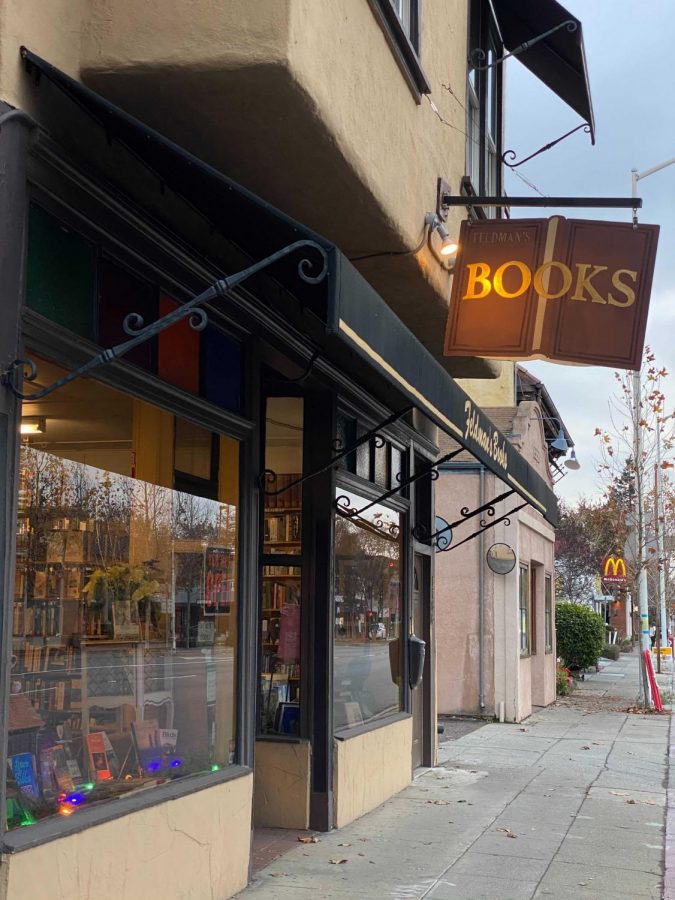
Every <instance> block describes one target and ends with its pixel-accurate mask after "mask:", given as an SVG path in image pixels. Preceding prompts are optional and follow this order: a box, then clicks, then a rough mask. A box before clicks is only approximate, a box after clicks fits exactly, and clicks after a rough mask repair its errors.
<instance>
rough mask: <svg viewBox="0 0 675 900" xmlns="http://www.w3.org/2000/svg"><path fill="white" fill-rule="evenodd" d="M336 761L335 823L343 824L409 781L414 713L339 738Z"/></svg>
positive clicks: (362, 813) (335, 749)
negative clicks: (378, 726)
mask: <svg viewBox="0 0 675 900" xmlns="http://www.w3.org/2000/svg"><path fill="white" fill-rule="evenodd" d="M333 765H334V769H333V790H334V804H335V805H334V819H335V827H336V828H342V826H343V825H347V824H348V823H349V822H352V821H353V820H354V819H358V818H359V816H362V815H364V813H367V812H370V810H371V809H375V808H376V807H377V806H379V805H380V804H381V803H384V801H385V800H388V799H389V798H390V797H393V796H394V794H398V792H399V791H402V790H403V788H404V787H406V786H407V785H408V784H410V778H411V774H412V717H409V718H406V719H401V720H399V721H398V722H393V723H392V724H391V725H385V726H384V727H383V728H377V729H375V730H374V731H367V732H365V733H364V734H360V735H357V736H356V737H352V738H348V739H347V740H336V741H335V744H334V750H333Z"/></svg>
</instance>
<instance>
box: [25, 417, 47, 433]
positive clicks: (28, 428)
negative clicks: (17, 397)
mask: <svg viewBox="0 0 675 900" xmlns="http://www.w3.org/2000/svg"><path fill="white" fill-rule="evenodd" d="M46 430H47V420H46V419H45V417H44V416H24V417H23V418H22V419H21V425H20V427H19V431H20V433H21V434H44V433H45V431H46Z"/></svg>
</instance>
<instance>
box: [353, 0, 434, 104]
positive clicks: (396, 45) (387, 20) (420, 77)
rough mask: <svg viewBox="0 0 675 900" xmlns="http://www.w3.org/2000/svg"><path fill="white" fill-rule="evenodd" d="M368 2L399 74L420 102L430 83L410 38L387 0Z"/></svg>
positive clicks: (429, 89)
mask: <svg viewBox="0 0 675 900" xmlns="http://www.w3.org/2000/svg"><path fill="white" fill-rule="evenodd" d="M368 2H369V3H370V8H371V9H372V11H373V14H374V16H375V18H376V19H377V21H378V23H379V25H380V27H381V28H382V31H383V32H384V36H385V38H386V39H387V43H388V44H389V46H390V48H391V52H392V53H393V54H394V58H395V59H396V62H397V63H398V66H399V68H400V70H401V74H402V75H403V77H404V78H405V80H406V81H407V82H408V87H409V88H410V90H411V91H412V94H413V97H414V98H415V102H416V103H421V101H422V94H430V93H431V85H430V84H429V82H428V81H427V77H426V75H425V74H424V69H423V68H422V64H421V63H420V59H419V56H418V55H417V51H416V50H415V48H414V47H413V45H412V44H411V42H410V38H409V37H408V35H407V34H406V33H405V31H404V29H403V26H402V25H401V23H400V22H399V19H398V16H397V15H396V13H395V12H394V8H393V6H392V5H391V3H390V2H389V0H368Z"/></svg>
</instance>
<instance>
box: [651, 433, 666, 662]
mask: <svg viewBox="0 0 675 900" xmlns="http://www.w3.org/2000/svg"><path fill="white" fill-rule="evenodd" d="M661 491H662V482H661V419H660V417H658V416H657V418H656V499H655V502H654V506H655V511H656V555H657V559H658V564H659V570H658V579H659V580H658V584H659V612H660V618H661V629H660V631H661V635H660V636H661V646H662V647H667V646H668V615H667V612H666V565H665V564H666V555H665V550H664V541H663V532H664V526H665V522H664V516H665V513H664V509H663V497H662V494H661Z"/></svg>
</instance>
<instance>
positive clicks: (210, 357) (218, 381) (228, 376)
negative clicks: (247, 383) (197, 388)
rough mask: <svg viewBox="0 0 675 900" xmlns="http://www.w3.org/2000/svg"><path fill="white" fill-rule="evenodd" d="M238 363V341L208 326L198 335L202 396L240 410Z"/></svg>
mask: <svg viewBox="0 0 675 900" xmlns="http://www.w3.org/2000/svg"><path fill="white" fill-rule="evenodd" d="M241 364H242V360H241V344H239V343H238V342H237V341H235V340H233V339H232V338H231V337H228V336H227V335H226V334H223V332H222V331H220V330H219V329H217V328H214V327H213V326H208V327H207V328H206V329H205V331H204V332H203V334H202V391H201V395H202V397H204V398H205V399H206V400H208V401H209V402H211V403H215V404H216V406H220V407H222V408H223V409H229V410H231V411H232V412H240V411H241Z"/></svg>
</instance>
